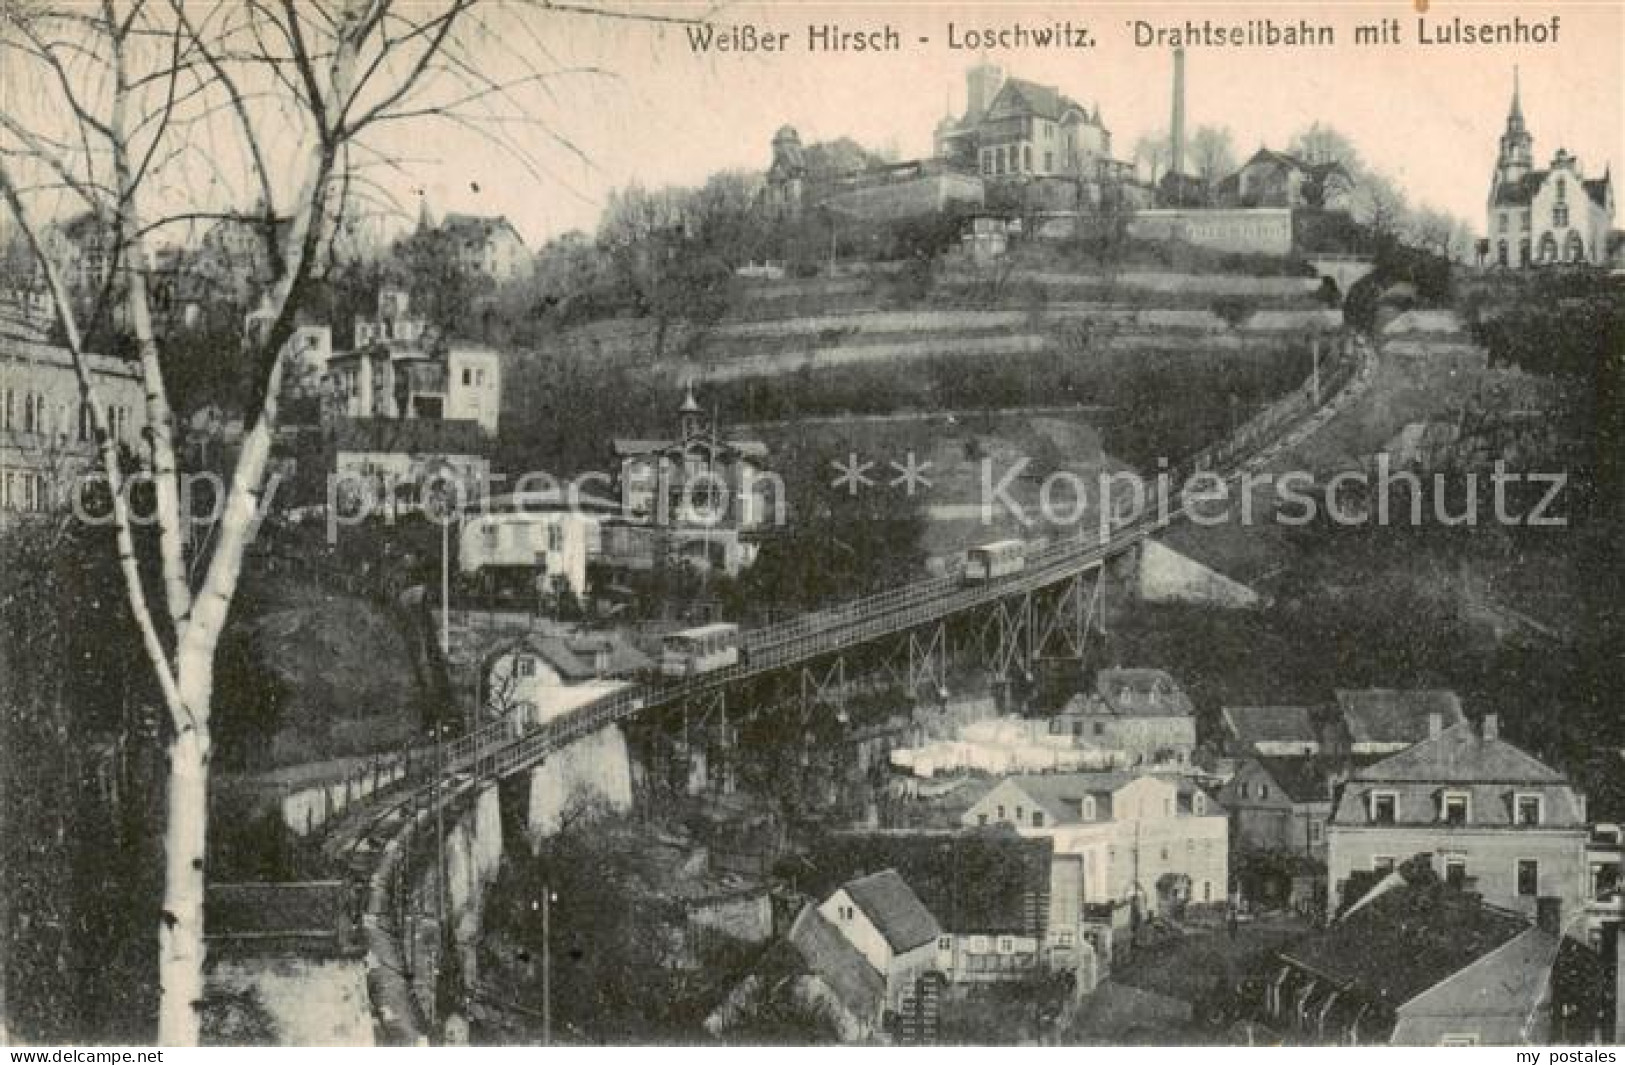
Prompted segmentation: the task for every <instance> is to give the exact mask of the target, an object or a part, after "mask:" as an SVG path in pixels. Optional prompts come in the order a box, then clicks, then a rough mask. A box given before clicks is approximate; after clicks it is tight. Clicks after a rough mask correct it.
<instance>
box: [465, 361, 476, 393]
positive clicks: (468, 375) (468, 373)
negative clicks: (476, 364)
mask: <svg viewBox="0 0 1625 1065" xmlns="http://www.w3.org/2000/svg"><path fill="white" fill-rule="evenodd" d="M473 383H474V371H473V370H470V369H469V368H468V367H467V366H464V367H463V387H464V388H467V387H468V386H470V385H472V384H473Z"/></svg>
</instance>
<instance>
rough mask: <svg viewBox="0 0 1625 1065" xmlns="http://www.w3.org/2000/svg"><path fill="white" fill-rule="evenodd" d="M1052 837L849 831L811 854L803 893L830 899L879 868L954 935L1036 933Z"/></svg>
mask: <svg viewBox="0 0 1625 1065" xmlns="http://www.w3.org/2000/svg"><path fill="white" fill-rule="evenodd" d="M1052 848H1053V845H1052V843H1051V842H1050V840H1048V839H1043V838H1038V839H1024V838H1022V837H1021V836H1018V835H1016V833H1015V832H1013V831H1010V830H1008V829H1002V830H988V831H979V832H951V833H947V832H945V833H915V832H909V833H895V832H843V833H840V834H837V835H833V836H830V837H828V838H826V839H824V840H823V841H822V842H821V844H820V845H819V846H817V847H816V848H814V850H813V852H812V853H811V854H810V855H809V856H808V872H807V873H806V874H805V879H804V880H803V887H804V888H805V889H806V890H808V891H809V892H810V893H811V894H813V895H815V896H820V897H821V896H824V895H827V894H828V893H829V892H830V891H833V890H834V889H835V888H836V887H838V886H840V885H841V884H842V883H843V882H845V881H847V880H850V879H852V878H853V877H855V876H861V875H862V874H864V873H865V872H867V871H869V870H874V869H888V868H889V869H893V870H895V871H896V873H897V874H898V875H899V876H900V877H902V879H903V881H904V882H905V883H907V884H908V886H909V888H910V889H911V890H912V891H913V892H914V894H915V895H916V896H917V897H918V898H919V900H920V902H921V903H922V904H923V905H924V906H925V907H926V909H928V910H930V911H931V914H932V915H933V916H934V917H935V918H936V919H937V923H938V924H940V925H941V926H942V928H943V929H944V930H946V931H948V932H954V933H959V934H965V935H968V934H979V935H1000V934H1008V935H1034V934H1037V933H1038V932H1040V931H1042V929H1043V925H1044V917H1045V912H1046V908H1047V902H1046V899H1047V897H1048V893H1049V867H1050V855H1051V852H1052Z"/></svg>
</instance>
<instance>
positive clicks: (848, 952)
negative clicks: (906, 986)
mask: <svg viewBox="0 0 1625 1065" xmlns="http://www.w3.org/2000/svg"><path fill="white" fill-rule="evenodd" d="M787 938H788V939H789V942H790V945H791V946H792V947H794V948H795V951H796V953H797V954H798V955H799V956H800V958H801V961H802V964H803V965H805V966H806V968H807V971H808V972H810V973H813V974H814V975H816V976H818V977H819V978H820V979H822V980H823V981H824V983H825V984H827V985H828V986H829V989H830V990H831V991H832V992H834V994H835V997H836V998H837V999H839V1000H840V1002H841V1004H842V1005H843V1006H845V1007H846V1008H847V1009H848V1010H850V1011H851V1012H852V1013H853V1014H854V1015H856V1016H858V1017H862V1018H874V1017H876V1016H878V1014H879V1012H880V1003H881V1002H882V1001H883V1000H884V999H885V997H886V981H885V978H884V977H882V976H881V975H880V972H879V971H878V970H877V969H876V968H875V967H874V966H873V965H870V964H869V961H868V959H866V958H865V957H864V956H863V955H862V954H861V953H859V951H858V948H857V947H855V946H853V945H852V941H851V940H849V939H847V938H846V937H845V936H844V935H842V934H841V931H840V929H838V928H836V927H835V926H834V925H832V924H830V923H829V921H827V920H825V919H824V917H823V915H822V914H820V913H819V912H818V908H817V907H816V906H804V907H802V910H801V913H799V914H798V915H797V916H796V919H795V922H794V923H793V924H791V925H790V934H789V936H788V937H787Z"/></svg>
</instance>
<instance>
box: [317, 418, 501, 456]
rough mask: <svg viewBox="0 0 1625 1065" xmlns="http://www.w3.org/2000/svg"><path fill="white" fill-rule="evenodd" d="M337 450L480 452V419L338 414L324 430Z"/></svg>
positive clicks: (482, 441) (482, 439)
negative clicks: (361, 416) (347, 415)
mask: <svg viewBox="0 0 1625 1065" xmlns="http://www.w3.org/2000/svg"><path fill="white" fill-rule="evenodd" d="M326 435H327V437H328V439H329V441H330V442H331V443H332V445H333V448H334V450H336V451H376V452H387V453H390V454H394V453H404V454H409V455H481V454H484V453H485V451H486V449H487V445H486V443H485V433H484V430H482V429H481V427H480V423H479V422H476V421H463V420H452V419H444V420H443V419H436V418H337V419H335V420H334V421H333V423H332V425H331V427H330V428H329V429H328V430H327V434H326Z"/></svg>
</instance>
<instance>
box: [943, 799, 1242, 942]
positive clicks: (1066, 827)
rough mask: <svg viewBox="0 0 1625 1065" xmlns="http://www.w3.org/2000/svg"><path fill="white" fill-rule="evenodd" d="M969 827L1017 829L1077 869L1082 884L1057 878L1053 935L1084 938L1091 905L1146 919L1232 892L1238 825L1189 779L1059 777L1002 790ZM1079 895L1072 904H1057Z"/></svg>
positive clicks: (980, 806)
mask: <svg viewBox="0 0 1625 1065" xmlns="http://www.w3.org/2000/svg"><path fill="white" fill-rule="evenodd" d="M960 821H961V823H962V824H964V825H966V826H973V827H974V826H984V825H996V824H1008V825H1010V826H1012V827H1013V828H1015V830H1016V831H1017V832H1019V833H1021V834H1022V835H1023V836H1034V837H1036V836H1042V837H1046V838H1048V839H1050V840H1051V841H1052V842H1053V844H1054V847H1055V862H1054V867H1055V870H1057V871H1059V870H1063V869H1064V868H1065V867H1066V866H1067V864H1068V863H1067V861H1066V859H1067V858H1068V857H1072V858H1074V859H1075V860H1076V866H1075V868H1076V867H1081V868H1077V873H1078V876H1077V878H1076V880H1075V882H1073V881H1067V882H1062V881H1058V880H1057V879H1056V876H1057V875H1058V874H1057V873H1052V878H1051V905H1052V909H1051V914H1050V925H1049V928H1050V933H1051V934H1052V935H1055V934H1059V933H1062V932H1078V931H1081V926H1082V918H1081V909H1082V907H1083V905H1085V904H1089V903H1125V902H1126V903H1130V904H1134V905H1138V906H1140V907H1141V909H1142V910H1143V911H1150V910H1156V909H1158V908H1160V907H1161V906H1162V905H1164V904H1166V903H1170V902H1173V901H1176V900H1181V901H1187V902H1196V903H1215V902H1223V901H1224V900H1225V898H1226V896H1227V890H1228V885H1229V821H1228V819H1227V817H1226V816H1225V812H1224V810H1223V809H1222V808H1221V807H1220V806H1219V804H1218V803H1216V802H1214V801H1213V800H1212V799H1211V798H1209V797H1208V795H1207V793H1206V792H1204V791H1203V790H1202V789H1201V788H1199V787H1197V786H1196V785H1195V784H1194V783H1192V782H1191V781H1190V780H1188V779H1185V778H1173V777H1162V776H1152V775H1148V774H1142V773H1133V772H1113V773H1051V774H1043V775H1033V776H1013V777H1007V778H1005V779H1004V780H1002V781H1000V782H999V783H998V784H997V785H996V786H995V787H994V788H993V790H991V791H989V792H988V793H987V794H986V795H984V796H983V797H982V798H981V799H980V800H979V801H977V802H976V803H975V804H974V805H972V806H971V808H970V809H968V810H966V811H965V813H964V814H963V815H961V818H960ZM1073 896H1076V899H1075V902H1076V904H1077V906H1076V909H1077V911H1080V912H1074V911H1073V906H1072V904H1071V903H1061V904H1059V905H1058V903H1057V900H1063V899H1071V898H1072V897H1073Z"/></svg>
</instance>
